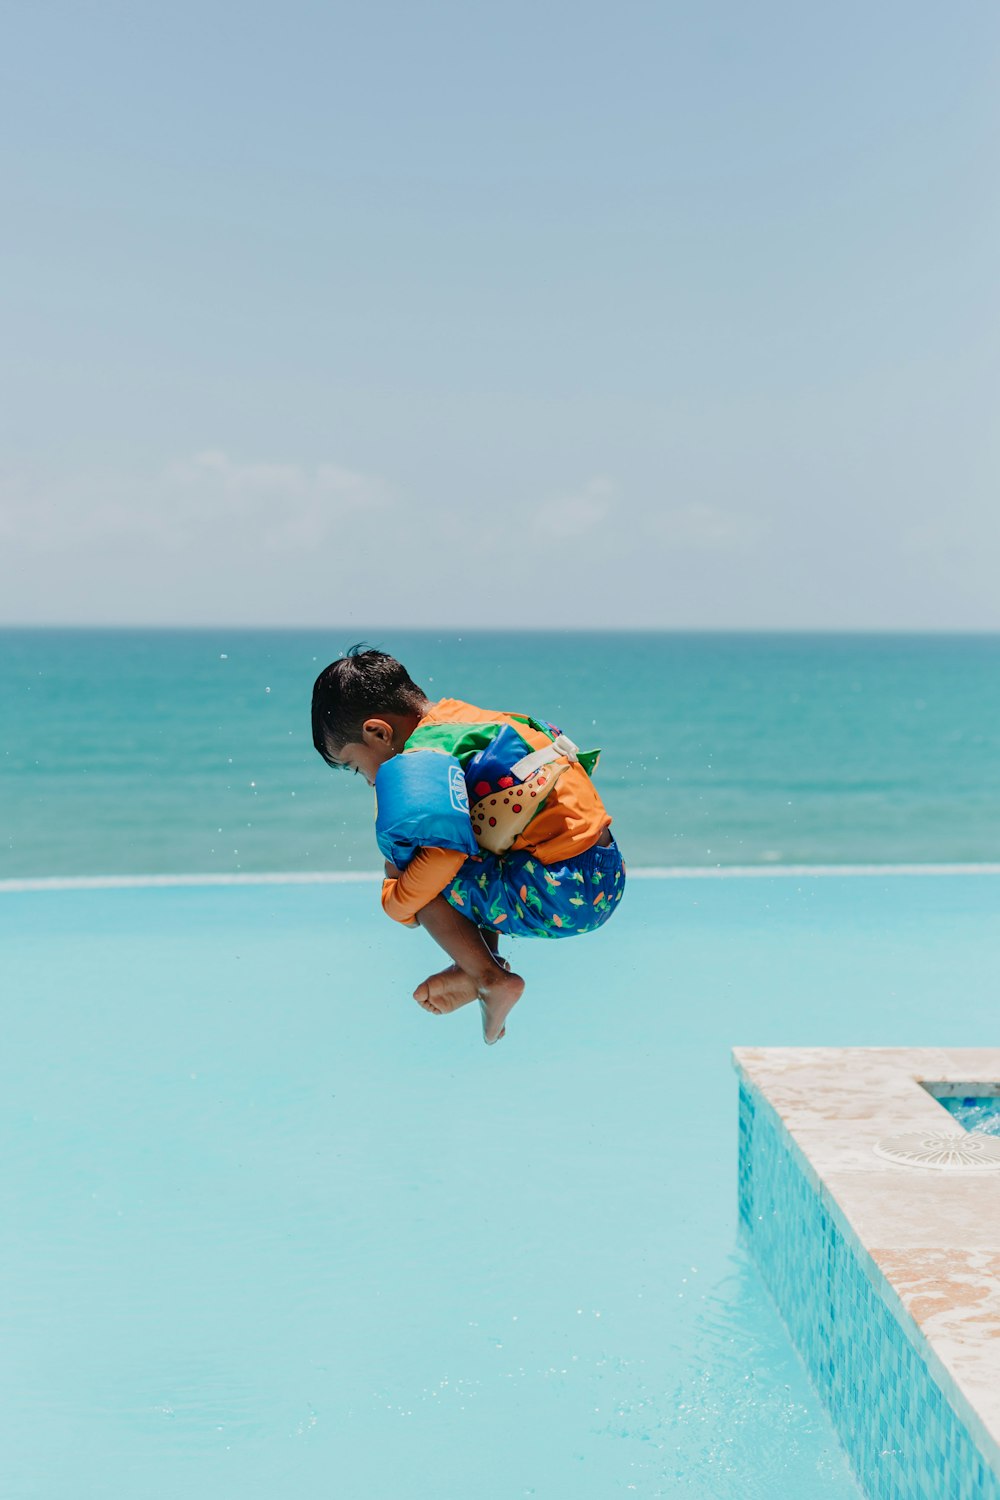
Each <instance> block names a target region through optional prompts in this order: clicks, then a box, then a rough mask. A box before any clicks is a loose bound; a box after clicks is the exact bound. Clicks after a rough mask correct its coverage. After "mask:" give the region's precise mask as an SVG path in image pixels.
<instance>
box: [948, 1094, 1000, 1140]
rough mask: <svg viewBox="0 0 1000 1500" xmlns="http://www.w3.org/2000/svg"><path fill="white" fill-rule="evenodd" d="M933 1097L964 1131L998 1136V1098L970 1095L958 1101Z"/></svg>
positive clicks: (956, 1099) (999, 1128)
mask: <svg viewBox="0 0 1000 1500" xmlns="http://www.w3.org/2000/svg"><path fill="white" fill-rule="evenodd" d="M935 1097H936V1099H937V1102H938V1103H939V1104H943V1105H944V1107H945V1109H946V1110H947V1111H948V1113H949V1114H950V1115H954V1116H955V1119H956V1120H957V1121H958V1123H959V1124H960V1125H963V1126H964V1127H965V1129H966V1130H976V1131H978V1132H979V1133H980V1135H1000V1098H996V1097H994V1096H993V1095H987V1096H986V1097H983V1098H980V1097H978V1096H975V1095H970V1096H968V1097H965V1098H961V1099H959V1098H951V1097H947V1096H945V1097H942V1096H941V1095H940V1094H938V1095H935Z"/></svg>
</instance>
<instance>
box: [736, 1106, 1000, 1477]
mask: <svg viewBox="0 0 1000 1500" xmlns="http://www.w3.org/2000/svg"><path fill="white" fill-rule="evenodd" d="M739 1139H740V1150H739V1173H738V1181H739V1208H740V1215H739V1216H740V1224H741V1226H742V1232H743V1234H744V1237H745V1239H746V1241H747V1243H748V1245H749V1247H750V1250H751V1253H752V1254H753V1256H754V1258H755V1260H756V1262H757V1264H758V1266H759V1268H760V1271H761V1275H762V1277H763V1279H764V1281H765V1283H766V1285H767V1286H768V1288H769V1290H770V1292H771V1295H772V1296H773V1297H774V1300H775V1302H776V1303H777V1305H778V1308H779V1310H780V1312H781V1314H782V1316H783V1318H784V1320H785V1323H786V1324H787V1326H788V1329H789V1332H790V1333H791V1336H792V1339H793V1341H794V1343H795V1345H796V1347H797V1348H798V1350H799V1353H800V1354H801V1355H802V1358H803V1360H804V1361H805V1364H806V1368H807V1369H808V1370H809V1373H810V1375H811V1376H812V1379H813V1381H814V1383H815V1384H816V1386H817V1388H818V1390H819V1393H820V1395H821V1396H822V1398H823V1399H824V1400H825V1401H826V1403H827V1405H828V1407H829V1409H830V1412H831V1416H832V1418H833V1421H834V1424H835V1426H836V1428H837V1431H838V1433H839V1435H840V1438H841V1441H842V1442H843V1444H844V1447H845V1448H846V1450H847V1454H848V1457H849V1458H850V1460H851V1463H852V1464H853V1466H854V1469H855V1472H856V1474H857V1476H858V1478H859V1480H860V1482H861V1484H862V1486H863V1488H864V1489H865V1491H866V1492H867V1494H868V1495H869V1496H871V1500H924V1497H926V1500H1000V1476H998V1475H997V1474H996V1473H995V1472H994V1470H993V1469H992V1468H991V1467H990V1466H989V1464H988V1463H986V1462H985V1460H984V1459H983V1456H982V1454H981V1452H980V1451H979V1449H978V1448H977V1447H976V1444H975V1442H974V1441H973V1439H972V1436H971V1434H970V1433H969V1431H968V1429H967V1428H966V1427H965V1426H964V1424H963V1423H962V1421H961V1419H960V1418H959V1417H958V1416H957V1414H956V1413H955V1411H954V1410H953V1408H952V1407H951V1405H950V1403H949V1402H948V1400H947V1398H946V1396H945V1395H944V1393H943V1392H942V1391H941V1388H940V1387H939V1386H938V1385H937V1383H936V1382H935V1380H934V1377H933V1376H932V1374H931V1372H930V1370H929V1369H928V1368H927V1366H926V1364H925V1363H924V1361H923V1360H922V1359H921V1358H920V1356H919V1354H918V1353H917V1351H916V1349H915V1348H914V1347H913V1345H912V1344H911V1343H910V1341H909V1339H908V1338H907V1337H906V1334H905V1333H904V1332H903V1329H902V1328H901V1326H900V1325H899V1323H898V1322H897V1321H896V1319H895V1317H894V1316H893V1315H892V1314H891V1313H890V1311H889V1309H888V1308H887V1307H886V1305H885V1303H884V1302H883V1301H882V1299H881V1297H880V1296H879V1295H878V1292H877V1289H876V1288H875V1287H873V1285H872V1283H871V1281H870V1280H869V1278H868V1276H867V1275H866V1272H865V1268H864V1266H863V1264H862V1261H861V1259H860V1257H859V1254H858V1252H857V1250H856V1249H855V1248H854V1246H853V1245H851V1244H850V1243H849V1242H848V1240H847V1239H846V1238H845V1237H844V1235H843V1234H842V1233H841V1231H840V1229H839V1227H838V1226H837V1224H836V1223H835V1221H834V1220H833V1218H832V1216H831V1215H830V1213H829V1212H828V1211H827V1209H826V1208H824V1206H823V1204H822V1202H821V1200H820V1198H819V1195H818V1193H817V1192H816V1191H815V1190H814V1188H813V1187H812V1185H811V1183H810V1182H809V1181H808V1179H807V1177H806V1175H805V1172H804V1170H803V1168H802V1166H801V1165H800V1163H799V1162H798V1159H797V1158H796V1156H795V1155H794V1154H793V1153H792V1152H791V1151H790V1150H789V1149H788V1147H787V1145H786V1144H785V1139H784V1137H783V1135H782V1132H781V1129H780V1127H779V1125H778V1122H777V1118H776V1116H774V1114H773V1113H772V1111H771V1110H770V1108H769V1107H768V1106H767V1105H765V1104H763V1103H762V1102H761V1101H759V1100H758V1099H756V1098H755V1097H754V1095H753V1094H752V1093H751V1091H750V1090H749V1089H748V1088H747V1087H746V1086H745V1085H741V1087H740V1130H739Z"/></svg>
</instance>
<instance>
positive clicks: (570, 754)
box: [510, 734, 579, 781]
mask: <svg viewBox="0 0 1000 1500" xmlns="http://www.w3.org/2000/svg"><path fill="white" fill-rule="evenodd" d="M578 749H579V746H577V745H574V743H573V741H572V740H571V739H570V737H569V735H568V734H557V735H556V737H555V739H554V740H553V741H552V743H551V744H550V745H543V746H542V748H541V750H532V752H531V754H530V755H522V756H521V759H520V760H519V761H517V762H515V764H514V765H512V766H511V768H510V769H511V775H513V776H516V777H517V779H518V781H526V780H527V779H528V777H529V776H530V775H531V773H532V772H533V771H537V770H538V768H539V766H547V765H548V764H549V761H552V760H559V759H560V758H563V759H565V760H569V761H572V762H573V764H574V765H575V764H576V757H577V751H578Z"/></svg>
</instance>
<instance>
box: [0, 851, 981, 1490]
mask: <svg viewBox="0 0 1000 1500" xmlns="http://www.w3.org/2000/svg"><path fill="white" fill-rule="evenodd" d="M998 889H1000V886H998V881H997V879H996V877H988V876H984V877H978V878H977V877H974V876H953V877H943V876H942V877H937V876H934V877H931V876H928V877H922V878H906V877H881V876H880V877H876V878H868V879H860V878H859V879H850V878H828V879H806V878H794V877H791V878H789V877H785V878H773V879H771V878H759V879H753V880H738V879H729V880H725V879H719V880H704V879H702V880H696V879H679V880H646V881H643V880H635V881H633V883H632V886H631V889H630V892H629V897H628V900H627V901H626V902H625V903H624V904H623V907H622V910H621V912H620V914H619V915H618V916H617V917H616V919H615V922H614V923H612V924H610V926H609V927H608V928H607V929H605V930H603V931H601V932H599V933H596V934H594V935H592V936H591V937H588V938H587V939H586V940H584V941H581V942H580V943H579V944H575V943H570V944H562V945H558V946H557V945H552V946H551V947H549V946H548V945H544V944H538V945H528V944H520V945H517V947H516V949H515V957H516V962H517V964H518V965H519V966H520V967H521V968H522V970H523V972H524V973H525V975H526V977H527V979H528V982H529V990H528V993H527V995H526V997H525V999H524V1001H522V1003H521V1005H520V1006H519V1007H518V1008H517V1010H516V1011H515V1012H514V1015H513V1017H512V1020H511V1025H510V1027H509V1033H508V1037H507V1038H506V1039H505V1041H504V1042H503V1043H502V1044H501V1045H500V1046H499V1047H496V1048H492V1049H487V1048H485V1047H483V1045H482V1042H481V1040H480V1037H479V1029H478V1018H477V1017H476V1016H475V1015H474V1014H473V1012H472V1010H471V1009H470V1010H469V1011H467V1012H464V1013H462V1014H460V1015H459V1016H457V1017H451V1018H441V1019H436V1018H432V1017H429V1016H427V1015H426V1014H424V1013H423V1012H422V1011H420V1010H419V1008H418V1007H417V1006H416V1005H414V1004H413V1002H412V1001H410V1000H409V999H408V995H409V991H410V989H411V988H412V986H413V984H414V982H415V981H416V980H417V979H419V978H421V977H423V975H424V974H425V973H426V972H427V971H428V968H429V967H430V962H431V955H430V951H429V948H430V945H429V944H426V943H425V942H424V941H423V940H422V937H421V935H419V934H410V933H405V932H402V931H399V930H397V929H395V928H391V927H390V926H389V924H388V923H386V922H385V920H384V918H382V917H381V914H380V913H378V912H377V911H376V910H375V909H374V908H375V892H374V889H373V888H372V887H371V886H370V885H365V884H344V885H327V886H295V885H280V884H275V885H264V886H255V887H239V886H232V887H225V886H224V887H218V888H210V889H205V888H197V887H194V888H188V887H177V888H171V889H131V888H125V889H118V890H100V889H97V890H81V891H59V890H48V891H43V892H17V893H12V892H9V891H8V892H4V893H2V894H0V924H2V928H3V932H4V951H5V959H6V963H5V970H6V972H5V979H6V985H5V988H6V992H7V996H8V1003H7V1007H6V1018H5V1019H6V1036H5V1039H4V1041H5V1045H4V1049H3V1087H2V1094H0V1097H2V1101H3V1102H2V1111H3V1132H4V1141H5V1148H4V1152H3V1157H2V1165H0V1185H2V1193H3V1201H4V1213H3V1216H2V1224H3V1229H2V1234H3V1241H4V1243H3V1252H2V1261H3V1264H4V1266H5V1268H6V1273H7V1274H6V1278H5V1285H4V1290H3V1292H2V1294H0V1318H2V1328H3V1346H4V1350H5V1357H4V1362H3V1376H2V1380H3V1397H4V1403H5V1408H6V1412H7V1417H8V1424H7V1425H8V1436H7V1438H6V1439H5V1443H4V1454H3V1458H2V1461H0V1462H2V1468H3V1479H4V1485H3V1488H4V1494H5V1495H9V1496H11V1497H12V1500H20V1497H28V1496H31V1497H36V1496H44V1497H45V1500H63V1497H65V1500H90V1497H94V1500H96V1497H98V1496H100V1497H102V1500H103V1497H106V1496H108V1495H116V1496H117V1495H128V1496H129V1497H130V1500H132V1497H134V1500H161V1497H162V1500H166V1497H170V1500H174V1497H175V1496H177V1495H178V1494H181V1493H183V1494H185V1495H191V1496H194V1497H199V1500H200V1497H202V1496H204V1497H206V1500H207V1497H212V1500H219V1497H229V1496H232V1497H233V1500H235V1497H240V1500H245V1497H246V1500H253V1497H257V1496H260V1497H262V1500H263V1497H268V1500H273V1497H274V1496H276V1495H285V1494H294V1495H295V1496H296V1497H299V1496H301V1497H312V1496H317V1497H318V1496H320V1495H322V1496H324V1497H325V1496H327V1495H329V1494H335V1495H338V1496H340V1495H343V1496H345V1497H352V1500H353V1497H354V1496H358V1497H361V1496H364V1497H366V1500H367V1497H372V1500H382V1497H385V1500H424V1497H428V1500H430V1497H435V1500H467V1497H468V1496H470V1495H476V1496H477V1497H483V1500H511V1497H517V1496H521V1495H537V1496H539V1497H547V1500H548V1497H553V1500H555V1497H562V1496H565V1495H572V1496H573V1497H574V1500H589V1497H594V1500H598V1497H601V1500H603V1497H607V1496H612V1495H617V1494H621V1495H628V1494H637V1495H640V1496H659V1495H667V1494H669V1495H684V1494H688V1495H691V1496H699V1497H708V1496H711V1497H713V1500H728V1497H730V1496H732V1497H736V1496H740V1497H748V1496H749V1497H756V1496H760V1497H764V1496H768V1497H769V1496H773V1495H775V1494H787V1495H789V1496H794V1497H795V1500H813V1497H816V1500H847V1497H856V1495H857V1493H858V1492H857V1490H856V1488H855V1486H854V1482H853V1480H852V1479H851V1477H850V1475H849V1472H848V1470H847V1468H846V1464H845V1461H844V1459H843V1457H842V1455H841V1451H840V1449H839V1447H838V1444H837V1441H836V1438H835V1437H834V1435H833V1432H832V1429H831V1427H830V1425H829V1423H828V1420H827V1417H826V1415H825V1412H824V1410H823V1408H822V1406H821V1405H820V1403H819V1401H818V1399H817V1398H816V1396H815V1395H814V1393H813V1391H812V1389H811V1387H810V1385H809V1383H808V1380H807V1378H806V1376H805V1374H804V1371H803V1369H802V1367H801V1365H800V1363H799V1361H798V1356H797V1355H796V1354H795V1353H794V1352H793V1350H792V1348H791V1345H790V1343H789V1341H788V1339H787V1336H786V1334H785V1332H784V1329H783V1327H782V1325H781V1323H780V1321H779V1320H778V1317H777V1315H776V1313H775V1312H774V1310H773V1308H772V1306H771V1304H770V1302H769V1301H768V1299H767V1296H766V1294H765V1293H764V1291H763V1289H762V1287H761V1284H760V1282H759V1280H758V1277H757V1274H756V1272H755V1270H754V1269H753V1266H752V1264H751V1263H750V1260H749V1257H748V1256H747V1254H746V1253H745V1252H744V1251H743V1250H742V1249H741V1248H740V1246H739V1244H738V1241H737V1233H736V1217H737V1201H736V1184H735V1176H736V1099H735V1088H734V1082H733V1076H732V1072H731V1068H730V1062H729V1048H730V1046H731V1044H733V1043H738V1042H753V1043H756V1044H760V1045H768V1044H784V1045H799V1044H807V1043H823V1044H827V1045H842V1044H843V1045H846V1044H855V1045H864V1044H875V1043H882V1044H898V1045H906V1044H914V1045H916V1044H923V1045H933V1044H938V1043H940V1044H950V1045H956V1046H957V1045H976V1044H978V1043H982V1042H984V1041H988V1040H992V1026H991V1022H992V1014H991V1013H992V1008H993V1005H994V997H995V981H996V973H995V961H994V953H995V944H996V939H997V936H998V930H1000V902H998V901H997V894H998ZM959 994H960V995H961V997H962V1004H961V1007H960V1008H957V1007H955V1006H954V1005H953V1004H951V1005H944V1004H942V997H945V998H947V997H953V996H955V995H959Z"/></svg>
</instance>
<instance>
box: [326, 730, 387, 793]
mask: <svg viewBox="0 0 1000 1500" xmlns="http://www.w3.org/2000/svg"><path fill="white" fill-rule="evenodd" d="M395 738H396V735H395V732H394V730H393V726H392V725H391V724H390V723H389V722H388V720H387V719H366V720H365V722H364V724H363V725H362V728H361V739H360V741H359V740H352V741H351V742H350V744H347V745H345V746H344V747H343V749H342V750H341V752H340V754H339V755H338V757H337V761H338V764H340V765H342V766H344V767H345V768H346V769H347V770H348V771H354V772H356V773H357V774H359V775H361V776H363V777H364V778H365V780H366V781H367V782H368V785H369V786H374V785H375V775H376V772H377V771H378V768H379V766H381V765H384V764H385V762H386V761H387V760H389V759H390V758H391V757H392V756H393V755H396V754H397V751H398V750H401V749H402V744H401V745H399V746H398V747H397V746H396V744H395Z"/></svg>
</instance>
